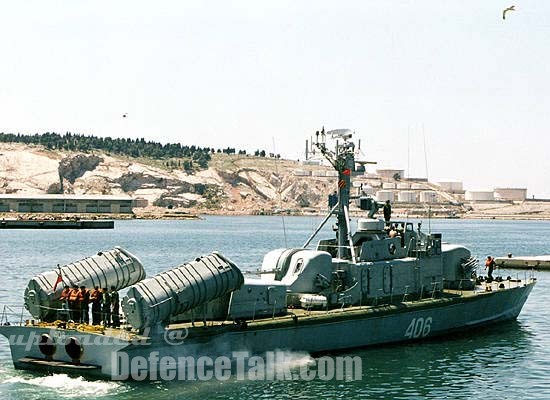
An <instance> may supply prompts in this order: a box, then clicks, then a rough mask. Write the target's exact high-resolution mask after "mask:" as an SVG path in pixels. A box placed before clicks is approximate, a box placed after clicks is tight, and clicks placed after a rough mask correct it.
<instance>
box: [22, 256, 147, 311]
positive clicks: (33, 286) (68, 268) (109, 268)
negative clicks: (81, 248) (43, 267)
mask: <svg viewBox="0 0 550 400" xmlns="http://www.w3.org/2000/svg"><path fill="white" fill-rule="evenodd" d="M144 278H145V270H144V269H143V265H142V264H141V262H140V261H139V259H138V258H137V257H136V256H134V255H133V254H131V253H130V252H128V251H127V250H124V249H123V248H121V247H115V248H114V249H112V250H106V251H100V252H99V253H97V254H96V255H94V256H91V257H88V258H84V259H82V260H79V261H76V262H73V263H71V264H67V265H63V266H59V267H58V268H57V269H54V270H51V271H47V272H43V273H41V274H40V275H37V276H35V277H33V278H32V279H31V280H30V281H29V284H28V285H27V288H26V289H25V308H26V309H27V310H29V312H30V313H31V315H32V316H33V317H34V318H37V319H42V320H54V319H56V318H57V314H58V311H59V310H60V309H61V307H62V303H61V301H60V300H59V298H60V296H61V292H62V291H63V287H64V286H65V285H68V286H73V285H77V286H79V287H80V286H86V288H87V289H91V288H93V287H95V286H99V287H101V288H111V286H114V287H115V288H116V290H120V289H124V288H125V287H128V286H130V285H133V284H135V283H137V282H139V281H141V280H142V279H144ZM56 282H57V283H56ZM54 288H55V289H54Z"/></svg>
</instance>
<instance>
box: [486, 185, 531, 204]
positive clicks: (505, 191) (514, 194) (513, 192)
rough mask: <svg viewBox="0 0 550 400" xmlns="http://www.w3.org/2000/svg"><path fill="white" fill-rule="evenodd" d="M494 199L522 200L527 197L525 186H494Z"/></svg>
mask: <svg viewBox="0 0 550 400" xmlns="http://www.w3.org/2000/svg"><path fill="white" fill-rule="evenodd" d="M494 193H495V199H497V200H512V201H524V200H525V199H526V198H527V189H526V188H495V191H494Z"/></svg>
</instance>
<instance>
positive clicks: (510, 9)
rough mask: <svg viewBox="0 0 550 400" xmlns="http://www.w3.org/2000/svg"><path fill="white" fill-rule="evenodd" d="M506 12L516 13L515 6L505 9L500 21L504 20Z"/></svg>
mask: <svg viewBox="0 0 550 400" xmlns="http://www.w3.org/2000/svg"><path fill="white" fill-rule="evenodd" d="M508 11H516V6H510V7H508V8H505V9H504V11H503V12H502V19H506V13H507V12H508Z"/></svg>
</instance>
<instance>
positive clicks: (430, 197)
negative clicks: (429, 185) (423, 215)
mask: <svg viewBox="0 0 550 400" xmlns="http://www.w3.org/2000/svg"><path fill="white" fill-rule="evenodd" d="M437 201H438V195H437V193H436V192H434V191H433V190H424V191H423V192H420V202H421V203H437Z"/></svg>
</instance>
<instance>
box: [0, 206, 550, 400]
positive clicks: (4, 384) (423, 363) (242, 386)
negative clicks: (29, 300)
mask: <svg viewBox="0 0 550 400" xmlns="http://www.w3.org/2000/svg"><path fill="white" fill-rule="evenodd" d="M319 221H320V219H319V218H309V217H286V218H285V220H284V222H285V226H286V235H285V234H284V233H283V223H282V219H281V217H213V216H212V217H207V218H206V220H201V221H117V222H116V228H115V229H114V230H105V231H101V230H98V231H85V230H83V231H62V230H59V231H55V230H52V231H40V230H12V231H7V230H2V231H0V252H1V254H2V257H1V259H0V277H1V278H2V285H0V306H1V305H2V304H11V305H20V304H21V303H22V296H23V292H24V288H25V286H26V284H27V282H28V279H29V278H30V277H31V276H32V275H34V274H36V273H39V272H41V271H44V270H47V269H50V268H51V267H53V266H55V265H56V264H58V263H60V264H63V263H68V262H71V261H75V260H77V259H79V258H82V257H86V256H89V255H92V254H94V253H96V252H97V251H98V250H103V249H108V248H112V247H113V246H115V245H120V246H123V247H125V248H127V249H128V250H130V251H131V252H133V253H134V254H135V255H137V256H138V257H140V259H141V261H142V262H143V264H144V266H145V269H146V270H147V273H148V275H154V274H155V273H157V272H160V271H162V270H165V269H167V268H169V267H171V266H174V265H177V264H181V263H183V262H185V261H189V260H191V259H194V258H195V257H196V256H197V255H202V254H207V253H209V252H211V251H212V250H218V251H220V252H222V253H223V254H225V255H227V256H228V257H230V258H232V259H233V260H234V261H235V262H236V263H237V265H239V266H240V267H241V268H242V269H243V270H245V271H254V270H255V269H257V268H258V267H259V265H260V263H261V260H262V257H263V255H264V254H265V253H266V252H267V251H269V250H271V249H274V248H277V247H286V246H288V247H291V246H300V245H301V244H302V243H303V242H304V241H305V240H306V239H307V238H308V237H309V235H310V234H311V232H312V231H313V230H314V228H315V227H316V225H317V224H318V222H319ZM430 225H431V230H432V232H441V233H443V238H444V241H447V242H452V243H460V244H463V245H466V246H467V247H469V248H470V249H471V250H472V252H473V254H474V255H476V256H478V257H479V258H480V259H483V258H484V257H485V256H486V255H487V254H492V255H503V254H507V253H508V252H512V253H513V254H515V255H539V254H549V253H550V223H549V222H539V221H493V220H491V221H469V220H435V221H434V220H432V221H431V224H430ZM327 229H329V228H327ZM424 229H425V230H427V229H428V224H427V222H426V221H425V222H424ZM326 234H328V235H331V232H330V231H329V230H327V231H326ZM325 236H326V235H325ZM500 274H502V275H503V276H507V275H512V276H514V277H515V276H516V275H519V276H520V277H522V278H523V275H524V273H523V272H517V271H501V272H500ZM537 277H538V280H539V282H538V284H537V286H536V287H535V289H534V290H533V292H532V294H531V297H530V298H529V300H528V301H527V303H526V305H525V307H524V309H523V312H522V313H521V314H520V317H519V318H518V320H517V321H514V322H509V323H504V324H499V325H495V326H493V327H490V328H485V329H482V330H479V331H476V332H468V333H466V334H460V335H454V336H452V337H448V338H440V339H434V340H430V341H427V342H422V343H413V344H400V345H393V346H384V347H377V348H367V349H361V350H354V351H350V352H347V353H340V354H343V355H352V356H355V355H358V356H360V357H361V358H362V360H363V377H362V380H360V381H354V382H342V381H320V380H313V381H310V382H306V381H275V382H272V381H237V380H234V379H233V380H229V381H225V382H219V381H209V382H172V383H166V382H150V383H135V382H134V383H127V382H104V381H90V380H86V379H83V378H78V377H77V378H73V377H67V376H65V375H60V374H59V375H53V376H41V375H36V374H32V373H29V372H23V371H15V370H14V369H13V365H12V363H11V355H10V353H9V347H8V344H7V340H5V339H4V338H3V337H2V338H0V398H1V399H5V398H9V399H43V400H46V399H59V398H76V397H79V398H94V399H131V398H136V397H140V398H147V397H154V398H157V399H179V398H181V399H184V398H185V399H194V398H201V399H206V398H219V399H242V398H266V399H268V398H269V399H270V398H288V399H290V398H292V399H318V398H346V399H350V398H445V397H448V398H468V399H469V398H485V399H490V398H495V399H496V398H498V399H502V398H527V397H528V398H540V399H548V398H550V335H549V334H550V319H549V317H548V314H549V313H550V310H549V308H548V306H547V305H548V304H549V303H550V283H549V282H550V272H540V273H538V274H537ZM19 309H20V308H19ZM344 334H353V333H347V332H346V333H344ZM292 356H293V360H295V362H296V365H299V364H300V363H303V362H307V360H308V359H310V356H309V355H308V354H299V353H297V354H293V355H292Z"/></svg>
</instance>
